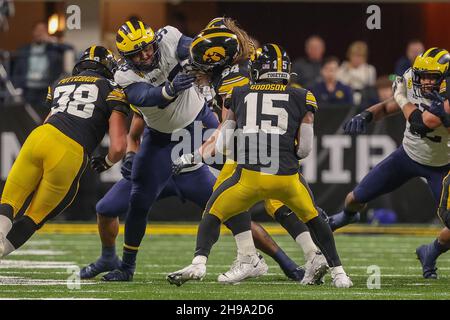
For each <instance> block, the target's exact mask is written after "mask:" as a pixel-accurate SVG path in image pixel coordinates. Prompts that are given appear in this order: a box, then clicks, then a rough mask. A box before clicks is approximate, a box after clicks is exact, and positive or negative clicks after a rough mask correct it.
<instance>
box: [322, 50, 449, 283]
mask: <svg viewBox="0 0 450 320" xmlns="http://www.w3.org/2000/svg"><path fill="white" fill-rule="evenodd" d="M449 61H450V54H449V52H448V51H447V50H444V49H440V48H431V49H428V50H427V51H425V52H424V53H423V54H421V55H419V56H418V57H417V58H416V60H415V61H414V64H413V67H412V68H410V69H408V70H407V71H406V72H405V73H404V75H403V76H402V77H401V78H399V79H398V80H397V81H396V83H395V86H394V98H395V101H396V102H397V104H398V105H395V104H394V105H393V106H392V104H388V103H386V102H384V103H381V104H378V105H375V106H372V107H370V108H369V109H367V110H366V111H364V112H362V113H361V114H358V115H356V116H355V117H353V118H352V119H351V120H350V121H349V122H348V123H346V124H345V126H344V130H345V132H346V133H351V134H355V133H363V132H364V131H365V127H366V126H367V124H368V123H370V122H371V121H372V120H379V119H382V118H384V117H385V116H387V115H389V114H393V113H395V112H400V111H403V114H404V115H405V117H406V119H408V121H407V123H406V129H405V132H404V138H403V142H402V145H401V146H400V147H399V148H398V149H397V150H396V151H394V152H393V153H392V154H391V155H389V156H388V157H387V158H386V159H384V160H383V161H382V162H380V163H379V164H378V165H377V166H375V167H374V168H373V169H372V170H371V171H370V172H369V173H368V174H367V175H366V176H365V177H364V179H363V180H362V181H361V183H360V184H359V185H358V186H357V187H356V188H355V189H354V190H353V191H352V192H350V193H349V194H348V195H347V197H346V199H345V208H344V210H343V211H342V212H340V213H338V214H336V215H334V216H331V217H330V226H331V228H332V229H333V230H336V229H338V228H340V227H342V226H344V225H346V224H348V223H352V222H356V221H358V220H359V211H361V210H362V209H364V207H365V205H366V203H367V202H369V201H371V200H373V199H375V198H376V197H378V196H379V195H382V194H385V193H389V192H391V191H393V190H395V189H397V188H398V187H400V186H401V185H403V184H404V183H405V182H407V181H408V180H410V179H412V178H415V177H423V178H425V179H426V180H427V183H428V186H429V188H430V189H431V192H432V194H433V196H434V198H435V200H436V204H438V203H439V202H440V198H441V192H442V181H443V179H444V177H445V176H446V175H447V174H448V171H449V168H450V165H449V158H450V148H449V144H448V142H449V131H448V128H447V127H446V126H445V123H444V124H443V123H442V122H443V121H441V119H440V116H441V117H443V113H445V109H447V112H448V111H449V109H448V102H446V103H445V104H444V102H443V101H444V100H445V97H444V96H443V95H444V94H446V93H447V90H448V89H447V85H446V81H445V77H446V75H447V73H448V70H449ZM394 98H393V99H394ZM389 105H390V107H388V106H389ZM438 110H440V111H438ZM436 114H437V115H438V116H436ZM444 122H445V121H444ZM427 124H428V125H427ZM449 244H450V232H449V230H448V229H444V230H443V231H442V232H441V235H440V237H439V239H437V240H436V241H435V242H434V243H433V244H432V245H430V246H428V247H427V248H423V247H419V248H418V250H417V255H418V257H419V259H420V261H421V263H422V266H423V275H424V277H425V278H436V277H437V274H436V268H435V260H436V258H437V256H438V255H439V254H440V253H442V252H445V251H446V250H448V247H449ZM430 252H431V253H430Z"/></svg>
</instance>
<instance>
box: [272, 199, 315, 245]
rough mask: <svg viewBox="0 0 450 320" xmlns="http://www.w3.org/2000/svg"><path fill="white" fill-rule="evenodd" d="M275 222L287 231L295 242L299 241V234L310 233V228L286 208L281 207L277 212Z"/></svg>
mask: <svg viewBox="0 0 450 320" xmlns="http://www.w3.org/2000/svg"><path fill="white" fill-rule="evenodd" d="M275 220H277V221H278V222H279V223H280V224H281V226H282V227H283V228H284V229H286V231H287V232H288V233H289V234H290V235H291V237H292V238H293V239H294V240H295V239H297V237H298V235H299V234H302V233H303V232H305V231H309V230H308V227H307V226H306V225H305V224H304V223H303V222H302V221H300V219H299V218H298V217H297V215H295V213H293V212H292V211H291V210H290V209H289V208H288V207H286V206H283V207H281V208H280V209H278V210H277V211H276V212H275Z"/></svg>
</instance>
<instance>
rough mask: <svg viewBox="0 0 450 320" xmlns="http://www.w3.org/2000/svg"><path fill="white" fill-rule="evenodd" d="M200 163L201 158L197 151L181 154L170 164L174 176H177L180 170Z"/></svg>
mask: <svg viewBox="0 0 450 320" xmlns="http://www.w3.org/2000/svg"><path fill="white" fill-rule="evenodd" d="M200 162H202V156H201V155H200V153H198V151H195V152H194V153H187V154H183V155H182V156H181V157H179V158H177V159H176V160H175V161H174V162H173V163H172V172H173V174H174V175H178V174H180V172H181V170H183V169H186V168H190V167H193V166H195V165H197V164H199V163H200Z"/></svg>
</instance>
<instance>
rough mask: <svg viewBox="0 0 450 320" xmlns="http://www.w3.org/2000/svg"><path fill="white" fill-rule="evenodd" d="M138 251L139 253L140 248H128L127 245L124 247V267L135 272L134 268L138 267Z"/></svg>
mask: <svg viewBox="0 0 450 320" xmlns="http://www.w3.org/2000/svg"><path fill="white" fill-rule="evenodd" d="M137 253H138V250H135V249H131V248H127V247H124V248H123V256H122V267H123V268H124V269H127V270H130V271H132V272H134V269H135V268H136V256H137Z"/></svg>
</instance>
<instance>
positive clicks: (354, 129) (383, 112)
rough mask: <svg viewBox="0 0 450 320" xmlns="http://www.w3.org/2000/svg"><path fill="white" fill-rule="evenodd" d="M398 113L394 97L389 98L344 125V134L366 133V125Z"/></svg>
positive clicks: (398, 109)
mask: <svg viewBox="0 0 450 320" xmlns="http://www.w3.org/2000/svg"><path fill="white" fill-rule="evenodd" d="M399 112H400V108H399V106H398V104H397V103H396V102H395V100H394V97H391V98H389V99H386V100H384V101H382V102H379V103H377V104H374V105H373V106H370V107H369V108H367V109H366V110H364V111H363V112H361V113H358V114H357V115H356V116H354V117H352V118H351V119H350V120H349V121H347V122H346V123H345V124H344V127H343V128H344V132H345V133H346V134H360V133H365V132H366V131H367V125H368V124H369V123H371V122H372V121H379V120H381V119H384V118H386V117H388V116H391V115H394V114H397V113H399Z"/></svg>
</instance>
